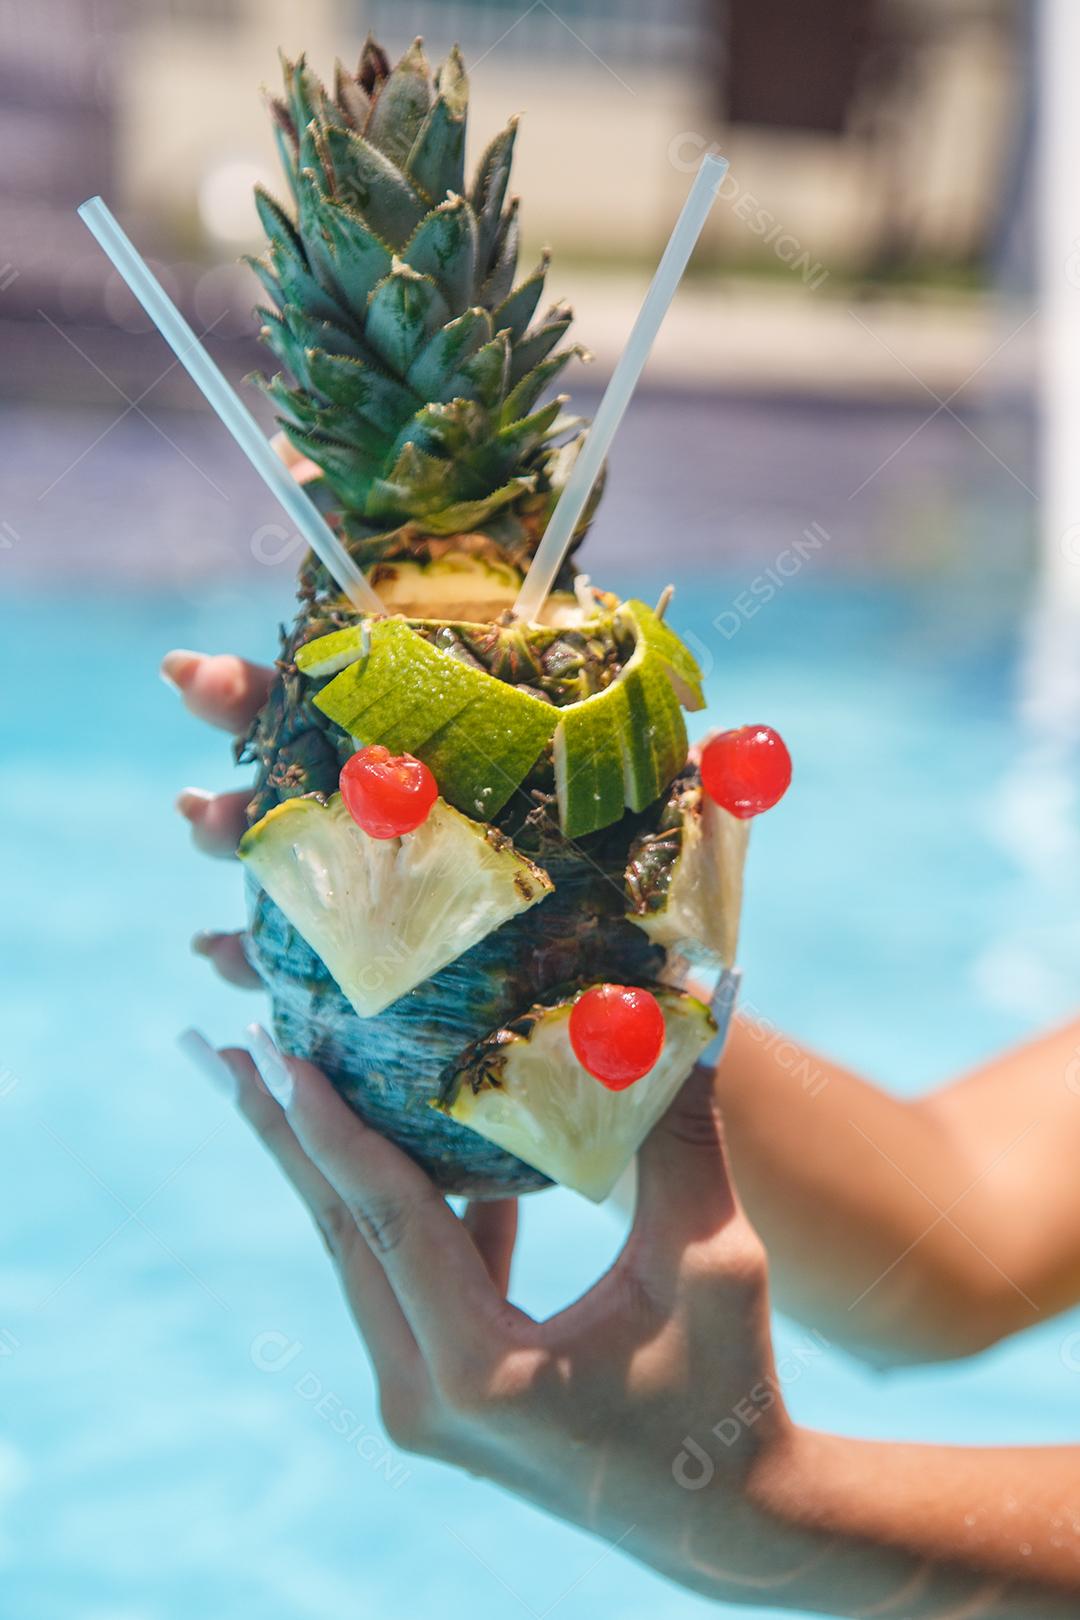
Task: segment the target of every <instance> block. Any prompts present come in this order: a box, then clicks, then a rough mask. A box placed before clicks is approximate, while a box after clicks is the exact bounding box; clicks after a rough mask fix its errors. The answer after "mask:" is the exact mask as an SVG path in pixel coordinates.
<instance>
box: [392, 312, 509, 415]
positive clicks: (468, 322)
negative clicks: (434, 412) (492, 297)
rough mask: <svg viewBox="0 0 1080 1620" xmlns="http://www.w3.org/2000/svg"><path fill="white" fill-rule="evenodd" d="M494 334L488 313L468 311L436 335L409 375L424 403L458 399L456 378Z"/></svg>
mask: <svg viewBox="0 0 1080 1620" xmlns="http://www.w3.org/2000/svg"><path fill="white" fill-rule="evenodd" d="M493 336H494V333H493V331H492V326H491V316H490V315H489V314H488V312H487V310H486V309H467V310H466V311H465V313H464V315H459V316H458V317H457V319H456V320H452V321H447V323H446V325H445V326H444V327H443V328H442V329H441V331H438V332H436V333H435V335H434V336H433V337H432V338H431V340H430V342H428V343H427V344H426V345H425V347H424V348H423V349H422V350H421V351H420V353H419V354H418V355H417V357H416V359H415V360H414V361H413V363H412V365H411V366H410V367H409V370H408V372H407V381H408V384H409V387H410V388H411V389H412V390H413V392H414V393H417V394H420V395H421V396H422V397H423V398H424V399H431V400H443V399H453V397H454V378H455V377H456V375H457V373H458V372H459V371H460V369H461V367H462V366H463V365H464V363H465V361H466V360H468V359H469V357H470V355H473V354H475V353H476V351H477V350H478V349H480V348H482V347H483V345H484V344H485V343H490V342H491V339H492V337H493Z"/></svg>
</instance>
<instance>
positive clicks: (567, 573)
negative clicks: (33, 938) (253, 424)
mask: <svg viewBox="0 0 1080 1620" xmlns="http://www.w3.org/2000/svg"><path fill="white" fill-rule="evenodd" d="M284 66H285V93H284V96H283V97H282V99H280V100H277V101H274V102H273V104H272V107H273V115H274V119H275V126H276V131H277V137H278V144H279V149H280V153H281V158H282V163H283V167H284V170H285V175H286V180H287V184H288V190H289V196H288V198H287V203H286V205H285V206H283V205H282V204H279V203H278V202H276V201H275V200H273V199H272V198H270V197H269V196H268V195H266V194H264V193H261V192H260V193H259V196H258V207H259V212H260V217H261V219H262V222H263V224H264V227H265V229H266V232H267V235H268V237H269V248H268V252H267V254H266V256H265V258H264V259H262V260H261V261H258V262H257V263H256V264H255V266H254V268H255V269H256V271H257V273H258V274H259V276H260V279H261V280H262V282H263V284H264V286H265V288H266V292H267V295H268V304H267V306H266V308H264V309H262V310H261V311H260V314H261V317H262V320H263V332H262V335H263V338H264V340H265V341H266V343H267V344H268V346H269V347H270V349H271V350H272V351H273V353H274V355H275V357H276V358H277V360H278V361H279V362H280V364H281V365H282V367H283V368H284V369H283V371H282V372H281V373H279V374H278V375H276V376H274V377H273V378H272V379H271V380H270V381H268V382H266V383H265V387H266V389H267V392H268V393H269V395H270V396H271V398H272V399H273V400H274V402H275V404H276V405H277V406H278V408H279V411H280V420H281V423H282V426H283V428H284V430H285V432H286V434H287V435H288V438H289V440H290V441H291V443H292V445H293V447H294V448H295V450H296V451H297V452H298V453H299V454H300V455H302V456H304V457H306V458H308V459H309V460H310V461H311V462H312V463H314V464H315V466H316V467H317V468H318V471H319V476H318V477H317V478H316V479H314V480H313V481H312V482H311V483H309V484H308V486H307V487H308V491H309V493H310V495H311V496H312V498H313V499H314V500H315V502H316V503H317V505H318V506H319V508H320V509H321V510H322V512H323V513H324V514H325V515H326V517H327V518H328V520H329V521H330V522H331V524H332V525H333V527H334V528H335V530H336V531H337V533H338V534H339V536H340V537H341V539H342V541H343V543H344V544H345V545H346V546H347V548H348V550H349V552H350V554H351V555H352V557H353V558H354V559H355V561H356V562H357V563H358V564H359V565H360V567H361V568H362V569H363V570H364V571H365V573H366V575H367V578H368V580H369V582H370V583H371V584H372V585H373V586H374V588H375V590H376V591H377V593H378V595H379V597H380V598H381V600H382V602H383V604H384V605H385V609H386V612H385V614H384V615H373V616H371V617H362V616H361V615H360V614H359V613H358V612H357V610H356V608H355V607H354V606H353V605H351V604H350V603H349V602H348V601H347V600H346V599H345V598H343V596H342V595H341V594H340V592H339V591H338V589H337V588H336V587H335V586H334V584H333V582H332V581H331V580H330V578H329V576H328V575H327V574H326V573H325V571H324V570H323V568H322V566H321V565H320V564H319V563H318V562H317V561H316V560H315V559H314V558H310V559H309V560H308V561H307V562H306V564H305V565H304V567H303V568H302V571H301V576H300V591H299V595H300V611H299V614H298V617H297V619H296V622H295V624H294V625H293V626H292V628H291V629H290V630H289V631H288V632H287V633H285V635H284V638H283V644H282V648H281V653H280V658H279V670H280V676H279V679H278V681H277V683H276V685H275V687H274V689H273V691H272V692H271V694H270V697H269V700H268V702H267V704H266V706H265V708H264V710H263V712H262V713H261V714H260V716H259V717H258V720H257V721H256V723H255V725H254V727H253V728H252V731H251V733H250V734H249V736H248V737H247V739H246V740H245V742H244V743H243V745H242V747H241V750H240V757H241V759H243V760H249V761H253V762H254V763H255V764H256V766H257V770H258V775H257V784H256V790H255V794H254V797H253V799H252V802H251V805H250V812H249V816H250V822H251V825H250V828H249V830H248V832H247V833H246V834H245V836H244V838H243V840H242V843H241V846H240V855H241V857H242V859H243V860H244V862H245V864H246V868H247V879H248V894H249V914H250V956H251V959H252V961H253V963H254V965H255V967H256V968H257V970H258V971H259V973H260V974H261V976H262V977H263V979H264V981H265V983H266V985H267V988H268V989H269V991H270V994H271V998H272V1003H273V1009H272V1010H273V1023H274V1027H275V1033H276V1035H277V1037H278V1039H279V1041H280V1043H281V1044H282V1046H283V1048H284V1049H285V1050H286V1051H288V1052H291V1053H293V1054H296V1055H301V1056H304V1057H308V1058H310V1059H312V1060H313V1061H314V1062H316V1063H318V1064H319V1065H320V1066H321V1067H322V1068H323V1069H325V1070H326V1072H327V1073H328V1074H329V1075H330V1077H331V1078H332V1080H333V1081H334V1082H335V1084H336V1085H337V1086H338V1087H339V1089H340V1090H341V1091H342V1093H343V1094H344V1095H345V1096H346V1097H347V1098H348V1100H349V1101H350V1103H352V1105H353V1106H354V1107H355V1108H356V1109H357V1110H358V1112H359V1113H360V1114H361V1115H362V1116H363V1117H364V1118H366V1119H367V1120H369V1121H370V1122H371V1123H372V1124H373V1125H374V1126H376V1127H377V1128H378V1129H379V1130H381V1131H383V1132H384V1133H385V1134H387V1135H388V1136H390V1137H392V1138H393V1139H394V1140H395V1141H397V1142H398V1143H400V1144H401V1145H402V1146H403V1147H404V1148H405V1149H406V1150H407V1151H408V1152H410V1153H411V1154H412V1155H413V1156H414V1157H415V1158H416V1159H418V1160H419V1161H420V1162H421V1163H422V1164H423V1165H424V1167H425V1168H426V1169H427V1170H428V1171H429V1172H430V1174H431V1175H432V1177H433V1178H434V1180H435V1181H436V1183H437V1184H438V1185H439V1186H440V1187H441V1188H443V1189H444V1190H446V1191H451V1192H461V1193H467V1194H469V1195H470V1196H473V1197H496V1196H501V1195H507V1194H510V1193H515V1192H521V1191H525V1190H528V1189H530V1188H534V1187H538V1186H542V1185H544V1184H546V1182H547V1181H548V1180H549V1179H552V1178H554V1179H557V1180H560V1181H563V1182H565V1183H566V1184H568V1185H570V1186H573V1187H576V1188H577V1189H578V1190H580V1191H582V1192H584V1193H585V1194H586V1195H587V1196H590V1197H593V1198H602V1197H604V1196H605V1195H606V1193H607V1192H608V1191H609V1190H610V1187H611V1185H612V1183H613V1182H614V1180H615V1179H616V1178H617V1176H618V1175H619V1173H620V1172H621V1171H622V1169H623V1168H624V1167H625V1165H626V1163H627V1162H628V1160H629V1159H630V1157H631V1156H632V1154H633V1153H634V1151H635V1150H636V1148H637V1146H638V1145H639V1144H640V1141H641V1140H642V1138H643V1137H644V1135H645V1134H646V1133H647V1131H648V1130H649V1129H650V1127H651V1125H652V1124H653V1123H654V1122H655V1120H656V1119H657V1118H658V1117H659V1115H660V1114H661V1113H662V1112H663V1110H664V1109H665V1108H666V1106H667V1104H668V1103H669V1102H670V1100H671V1098H672V1096H673V1095H674V1094H675V1092H676V1091H677V1090H678V1087H679V1086H680V1085H681V1083H682V1081H683V1080H684V1079H685V1077H686V1075H687V1074H688V1073H689V1071H690V1069H691V1067H692V1066H693V1064H694V1062H695V1061H696V1059H697V1057H698V1056H699V1055H700V1053H701V1052H702V1051H703V1049H704V1048H705V1047H706V1046H707V1045H708V1044H709V1043H710V1041H711V1040H713V1039H714V1038H715V1036H716V1034H717V1024H716V1021H715V1019H714V1017H713V1014H712V1012H711V1011H710V1007H709V1005H708V1004H707V1000H706V999H703V997H704V998H707V997H708V996H709V995H710V994H711V992H712V991H713V990H714V989H715V988H716V987H717V985H718V984H719V985H721V986H723V987H725V988H726V987H727V986H729V985H730V979H729V977H728V974H729V970H730V969H731V967H732V964H733V961H734V953H735V946H736V940H737V930H738V917H739V907H740V901H741V885H742V866H743V859H744V855H745V848H746V833H747V820H746V819H745V818H746V816H747V815H748V814H750V813H753V812H754V811H756V810H758V809H761V808H765V807H766V805H767V804H768V803H772V802H775V798H776V797H779V793H780V792H782V791H783V787H784V786H786V780H782V778H783V775H784V770H785V769H787V768H789V767H787V766H786V765H785V762H786V759H787V756H786V751H784V750H783V745H782V743H780V742H779V739H778V738H776V737H775V734H774V733H767V731H766V730H764V729H762V728H746V732H745V733H730V734H726V740H725V738H721V739H717V740H716V741H715V742H714V743H713V744H710V752H709V755H708V756H707V758H706V760H705V761H703V765H704V766H706V767H707V768H706V781H707V785H708V786H709V788H710V791H705V790H704V789H703V785H702V779H701V771H700V770H699V768H698V766H697V765H696V764H694V763H691V762H689V760H688V750H687V736H686V728H685V722H684V718H683V709H684V708H688V709H696V708H700V707H701V706H702V702H703V699H702V693H701V682H700V675H699V672H698V670H697V668H696V665H695V663H694V660H693V658H692V656H691V655H690V653H689V651H688V650H687V648H686V647H685V646H684V645H683V644H682V642H681V641H679V639H678V637H677V636H676V635H675V634H674V633H673V632H672V630H671V629H670V628H669V627H668V626H667V624H666V623H665V622H664V620H663V616H662V613H661V612H659V611H656V610H653V609H652V608H650V607H649V606H648V605H647V604H645V603H642V602H636V601H629V602H620V601H619V600H618V598H617V597H614V596H612V595H610V594H608V593H606V592H603V591H600V590H597V589H594V588H592V587H591V586H589V585H588V583H587V581H586V580H585V578H584V576H581V575H575V572H574V569H573V567H572V565H571V564H569V563H566V564H564V567H563V572H562V574H561V575H560V577H559V579H558V580H557V581H556V587H555V590H554V591H553V592H552V594H551V596H550V597H549V599H548V601H547V603H546V604H545V607H544V609H543V611H542V613H541V614H540V615H539V616H538V618H537V620H536V621H534V622H529V623H523V622H521V621H520V620H518V619H515V617H514V615H513V614H512V612H511V611H510V609H511V607H512V604H513V602H514V600H515V597H516V596H517V593H518V591H519V589H520V586H521V583H522V579H523V577H524V573H525V570H526V569H527V567H528V564H529V561H530V558H531V557H532V555H533V553H534V551H535V550H536V547H537V545H538V543H539V540H540V538H541V536H542V534H543V532H544V527H545V524H546V522H547V520H548V517H549V516H550V514H551V511H552V509H553V507H554V505H555V503H556V502H557V501H558V498H559V495H560V492H561V491H562V489H563V487H564V485H565V482H566V479H567V477H568V475H569V472H570V470H571V468H572V467H573V464H574V460H575V457H576V455H577V454H578V451H579V449H580V446H581V443H582V434H581V427H582V424H581V423H580V421H578V420H575V419H572V418H568V417H567V416H566V415H565V412H564V406H565V404H566V401H565V398H563V397H556V398H555V399H554V400H551V401H550V402H548V403H543V402H542V401H543V400H544V396H545V395H546V394H547V393H548V392H549V390H550V387H551V385H552V384H553V383H554V381H555V379H556V378H557V377H558V375H559V373H560V371H561V370H562V369H563V367H564V366H565V365H566V364H567V362H568V361H569V360H570V359H571V357H572V356H573V355H574V354H576V353H580V351H579V350H577V349H576V348H574V347H573V346H566V345H563V343H562V340H563V338H564V336H565V334H566V332H567V329H568V327H569V324H570V313H569V311H568V310H567V309H566V308H565V307H563V306H561V305H556V306H554V307H552V308H549V309H548V310H547V312H546V313H544V314H540V315H538V314H537V311H538V309H539V308H540V304H541V299H542V297H543V289H544V279H545V272H546V268H547V265H546V261H545V262H544V263H541V264H540V265H539V266H538V267H537V268H536V269H535V270H534V271H532V272H531V273H525V274H524V275H521V274H519V271H518V266H517V256H518V221H517V199H516V198H514V197H512V196H510V195H509V193H508V182H509V174H510V163H511V156H512V152H513V146H514V137H515V124H514V123H513V122H512V123H511V124H510V125H509V126H508V127H507V128H506V129H505V130H504V131H503V132H502V133H501V134H499V135H497V136H496V138H495V139H494V140H493V141H492V142H491V144H490V145H489V146H488V147H487V149H486V151H485V152H484V153H483V155H482V157H481V158H480V161H479V165H478V167H477V170H476V172H475V174H474V176H473V177H472V180H471V182H470V183H468V184H467V183H466V179H465V174H464V144H465V119H466V107H467V84H466V78H465V72H464V68H463V65H462V62H461V59H460V57H459V55H458V53H457V52H456V51H454V52H452V53H451V55H450V57H449V58H448V60H447V61H446V62H445V63H444V64H443V65H442V66H441V67H440V68H439V69H438V71H437V72H436V73H435V74H434V76H432V74H431V72H430V70H429V68H428V65H427V63H426V61H425V59H424V56H423V52H422V50H421V47H420V45H419V42H417V43H416V44H415V45H414V46H412V47H411V48H410V50H408V51H407V52H406V53H405V55H404V57H403V58H402V59H401V61H400V62H399V63H398V64H397V66H396V67H394V68H393V69H391V68H390V65H389V63H388V61H387V59H386V57H385V55H384V53H383V52H382V51H381V49H380V48H379V47H378V46H377V45H375V44H374V43H373V42H371V41H369V42H368V44H367V45H366V46H365V49H364V52H363V55H362V57H361V61H360V65H359V69H358V71H357V73H356V74H355V75H352V74H349V73H346V72H345V71H344V70H342V69H341V68H340V67H339V69H338V71H337V75H336V79H335V84H334V90H333V93H332V94H331V93H330V92H329V91H328V90H327V89H325V88H324V87H323V86H322V85H321V84H320V83H319V81H318V80H317V79H316V78H315V77H314V75H313V74H312V73H311V71H310V70H309V69H308V68H307V66H306V64H305V63H304V62H303V60H301V61H299V62H296V63H291V62H286V63H285V65H284ZM590 516H591V511H588V510H587V511H586V513H585V515H584V518H583V521H582V523H581V525H580V526H579V531H578V533H577V534H576V535H575V537H574V541H575V544H576V543H577V542H578V541H579V540H580V539H581V537H582V534H583V532H584V529H585V528H586V527H587V524H588V521H589V518H590ZM751 733H752V735H751ZM763 762H764V765H763ZM777 770H779V776H778V775H777ZM710 773H711V776H712V777H713V778H714V780H713V781H712V782H711V783H710V782H709V776H710ZM774 779H775V780H774ZM777 785H778V786H779V791H774V788H775V787H776V786H777ZM748 806H749V808H747V807H748ZM702 987H704V989H702ZM695 991H696V992H697V993H696V994H695V993H694V992H695ZM729 1000H730V998H729V997H728V998H726V999H725V998H724V997H721V998H720V1004H724V1005H726V1004H727V1001H729Z"/></svg>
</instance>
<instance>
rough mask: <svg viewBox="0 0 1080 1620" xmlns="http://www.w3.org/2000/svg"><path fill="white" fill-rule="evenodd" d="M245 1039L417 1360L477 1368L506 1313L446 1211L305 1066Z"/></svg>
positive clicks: (267, 1042) (397, 1153) (261, 1036)
mask: <svg viewBox="0 0 1080 1620" xmlns="http://www.w3.org/2000/svg"><path fill="white" fill-rule="evenodd" d="M248 1033H249V1034H250V1035H251V1037H252V1053H253V1056H254V1057H255V1058H256V1060H257V1062H258V1066H259V1072H260V1074H261V1075H262V1077H263V1080H264V1081H265V1082H266V1084H267V1086H268V1087H269V1088H270V1090H271V1091H272V1092H277V1094H278V1097H279V1100H280V1101H282V1102H283V1103H284V1106H285V1107H286V1109H287V1111H288V1115H289V1122H290V1124H291V1125H292V1127H293V1130H294V1131H295V1132H296V1136H297V1138H298V1140H299V1141H300V1143H301V1145H302V1146H303V1147H304V1149H305V1150H306V1152H307V1153H308V1155H309V1157H310V1158H311V1159H312V1161H313V1162H314V1163H315V1164H316V1165H317V1166H318V1167H319V1169H320V1170H321V1171H322V1172H323V1174H324V1175H325V1176H326V1179H327V1180H328V1181H329V1182H330V1183H331V1184H332V1185H333V1186H334V1187H335V1188H336V1189H337V1191H338V1193H339V1194H340V1195H341V1197H342V1198H343V1199H344V1201H345V1203H346V1204H347V1205H348V1207H349V1209H350V1211H351V1212H352V1216H353V1219H354V1220H355V1221H356V1224H357V1226H358V1227H359V1229H360V1231H361V1233H362V1234H363V1236H364V1238H365V1239H366V1240H367V1242H368V1245H369V1246H370V1248H371V1250H372V1252H373V1253H374V1254H376V1255H377V1256H378V1258H379V1260H380V1261H381V1263H382V1266H383V1269H384V1270H385V1272H386V1275H387V1277H388V1278H389V1279H390V1283H391V1286H392V1287H393V1290H394V1293H395V1294H396V1295H397V1298H398V1299H399V1301H400V1302H401V1308H402V1310H403V1311H404V1313H405V1316H406V1318H407V1320H408V1322H409V1324H410V1326H411V1327H412V1330H413V1332H414V1334H415V1335H416V1339H417V1343H418V1344H419V1346H420V1349H421V1350H422V1351H423V1353H424V1355H425V1356H426V1357H427V1358H428V1359H429V1361H430V1362H431V1363H432V1365H433V1366H436V1365H439V1364H442V1365H444V1366H445V1365H447V1364H448V1363H449V1361H450V1360H451V1359H453V1360H455V1361H456V1362H459V1363H460V1362H461V1361H463V1360H467V1359H470V1358H472V1359H474V1360H475V1361H477V1362H479V1360H480V1358H481V1357H483V1358H484V1359H485V1360H486V1359H487V1358H488V1357H489V1355H490V1352H491V1350H492V1348H493V1345H494V1342H495V1339H496V1336H497V1335H498V1333H499V1330H500V1329H501V1328H503V1327H505V1325H506V1322H507V1317H506V1310H507V1307H506V1303H505V1301H504V1300H503V1299H502V1298H501V1297H500V1295H499V1294H498V1293H497V1292H496V1290H495V1288H494V1286H493V1284H492V1281H491V1277H490V1276H489V1275H488V1271H487V1267H486V1266H485V1265H484V1262H483V1260H482V1259H481V1257H480V1255H479V1253H478V1251H477V1249H476V1247H475V1245H474V1244H473V1243H472V1241H471V1240H470V1238H469V1235H468V1233H467V1232H466V1231H465V1229H464V1227H463V1226H462V1223H461V1222H460V1221H459V1220H458V1219H457V1217H456V1215H454V1213H453V1211H452V1210H451V1209H450V1207H449V1205H448V1204H447V1203H446V1202H445V1200H444V1199H443V1198H442V1197H440V1195H439V1193H438V1192H437V1191H436V1189H435V1187H434V1186H433V1185H432V1183H431V1181H430V1180H429V1179H428V1177H427V1176H426V1175H425V1174H424V1172H423V1171H422V1170H421V1169H420V1167H419V1165H417V1164H414V1163H413V1161H412V1160H411V1159H410V1158H408V1157H407V1156H406V1155H405V1154H404V1153H402V1152H401V1150H400V1149H399V1148H397V1147H395V1146H394V1144H393V1143H392V1142H388V1141H387V1140H386V1138H385V1137H382V1136H379V1135H378V1133H377V1132H376V1131H373V1130H371V1129H369V1127H368V1126H366V1125H364V1124H363V1122H362V1121H361V1120H360V1119H359V1118H358V1117H357V1116H356V1114H355V1113H354V1112H353V1110H352V1109H351V1108H350V1107H349V1106H348V1104H347V1103H346V1102H345V1101H344V1099H343V1098H342V1097H340V1096H339V1095H338V1093H337V1092H336V1091H335V1090H334V1088H333V1086H331V1084H330V1082H329V1081H328V1080H327V1079H326V1076H325V1075H323V1074H322V1073H320V1071H319V1070H318V1069H316V1068H315V1067H314V1065H313V1064H311V1063H306V1062H304V1061H303V1059H301V1058H286V1057H284V1056H283V1055H282V1054H281V1053H280V1052H279V1051H278V1050H277V1048H276V1046H274V1044H273V1042H272V1041H271V1039H270V1037H269V1036H268V1035H267V1033H266V1031H265V1030H263V1029H260V1028H259V1026H258V1025H257V1024H253V1025H252V1026H251V1027H250V1029H249V1031H248Z"/></svg>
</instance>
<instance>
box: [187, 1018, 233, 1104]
mask: <svg viewBox="0 0 1080 1620" xmlns="http://www.w3.org/2000/svg"><path fill="white" fill-rule="evenodd" d="M176 1044H177V1046H178V1047H179V1048H180V1050H181V1052H183V1053H184V1054H185V1055H186V1056H187V1057H189V1058H190V1059H191V1061H192V1063H194V1065H195V1067H196V1068H197V1069H200V1070H201V1071H202V1073H203V1074H204V1075H205V1076H206V1078H207V1080H209V1082H210V1084H211V1085H212V1086H213V1088H214V1090H215V1091H220V1092H221V1094H222V1096H225V1097H228V1098H230V1100H231V1099H232V1098H234V1097H235V1096H236V1076H235V1075H234V1074H233V1072H232V1070H231V1069H230V1067H229V1065H228V1064H227V1063H226V1061H225V1059H224V1058H223V1057H222V1055H221V1053H220V1052H219V1051H218V1050H217V1049H216V1047H213V1046H211V1044H210V1042H209V1041H208V1040H207V1038H206V1036H205V1035H200V1033H199V1031H198V1030H197V1029H185V1030H184V1032H183V1034H182V1035H178V1036H177V1038H176Z"/></svg>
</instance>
